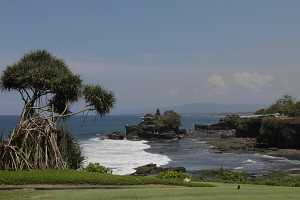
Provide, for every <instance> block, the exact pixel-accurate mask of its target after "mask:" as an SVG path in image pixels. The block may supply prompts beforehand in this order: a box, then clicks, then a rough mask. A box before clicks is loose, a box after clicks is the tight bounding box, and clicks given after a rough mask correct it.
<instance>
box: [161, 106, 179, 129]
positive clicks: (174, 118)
mask: <svg viewBox="0 0 300 200" xmlns="http://www.w3.org/2000/svg"><path fill="white" fill-rule="evenodd" d="M162 119H163V122H164V124H165V125H166V126H167V127H168V128H169V129H172V130H176V131H178V130H179V127H180V126H181V116H180V115H179V114H178V113H177V112H174V111H172V110H170V111H166V112H164V114H163V116H162Z"/></svg>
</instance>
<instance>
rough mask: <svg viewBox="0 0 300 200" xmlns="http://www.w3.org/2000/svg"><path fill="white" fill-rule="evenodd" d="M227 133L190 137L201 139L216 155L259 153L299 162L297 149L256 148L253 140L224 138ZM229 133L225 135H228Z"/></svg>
mask: <svg viewBox="0 0 300 200" xmlns="http://www.w3.org/2000/svg"><path fill="white" fill-rule="evenodd" d="M226 132H227V131H225V130H223V131H210V132H209V133H208V132H207V131H199V130H198V131H194V133H193V136H192V137H197V138H201V140H203V141H205V142H207V143H208V144H209V145H210V147H211V148H212V149H213V150H214V151H215V152H217V153H223V152H224V153H261V154H265V155H269V156H274V157H283V158H287V159H289V160H300V150H299V149H279V148H261V147H257V146H256V139H255V138H239V137H235V136H227V137H224V133H226ZM230 133H231V132H230V131H229V132H228V134H227V135H230Z"/></svg>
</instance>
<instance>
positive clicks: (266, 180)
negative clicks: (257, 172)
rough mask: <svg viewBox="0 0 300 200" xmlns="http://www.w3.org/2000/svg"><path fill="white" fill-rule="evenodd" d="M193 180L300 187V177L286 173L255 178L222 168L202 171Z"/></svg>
mask: <svg viewBox="0 0 300 200" xmlns="http://www.w3.org/2000/svg"><path fill="white" fill-rule="evenodd" d="M193 178H194V179H195V180H199V181H208V182H223V183H238V184H258V185H273V186H289V187H300V176H299V175H289V174H287V173H284V172H276V171H275V172H272V173H270V174H267V175H264V176H257V177H254V176H252V175H250V174H247V173H245V172H238V171H231V170H226V169H223V168H221V169H219V170H202V171H200V172H198V173H197V174H195V175H194V177H193Z"/></svg>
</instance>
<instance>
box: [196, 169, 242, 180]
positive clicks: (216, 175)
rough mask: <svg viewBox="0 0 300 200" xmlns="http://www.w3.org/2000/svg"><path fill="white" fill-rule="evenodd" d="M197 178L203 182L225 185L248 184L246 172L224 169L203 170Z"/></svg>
mask: <svg viewBox="0 0 300 200" xmlns="http://www.w3.org/2000/svg"><path fill="white" fill-rule="evenodd" d="M196 177H197V178H198V179H199V180H201V181H212V182H215V181H216V182H225V183H247V181H248V174H247V173H245V172H238V171H231V170H227V169H223V168H222V167H221V168H220V169H218V170H201V171H199V174H197V175H196Z"/></svg>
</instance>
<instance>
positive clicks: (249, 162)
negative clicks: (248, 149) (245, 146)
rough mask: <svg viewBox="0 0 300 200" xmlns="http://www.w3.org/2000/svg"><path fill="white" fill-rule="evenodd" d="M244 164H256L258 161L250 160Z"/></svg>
mask: <svg viewBox="0 0 300 200" xmlns="http://www.w3.org/2000/svg"><path fill="white" fill-rule="evenodd" d="M243 163H245V164H255V163H256V161H255V160H251V159H248V160H245V161H243Z"/></svg>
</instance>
